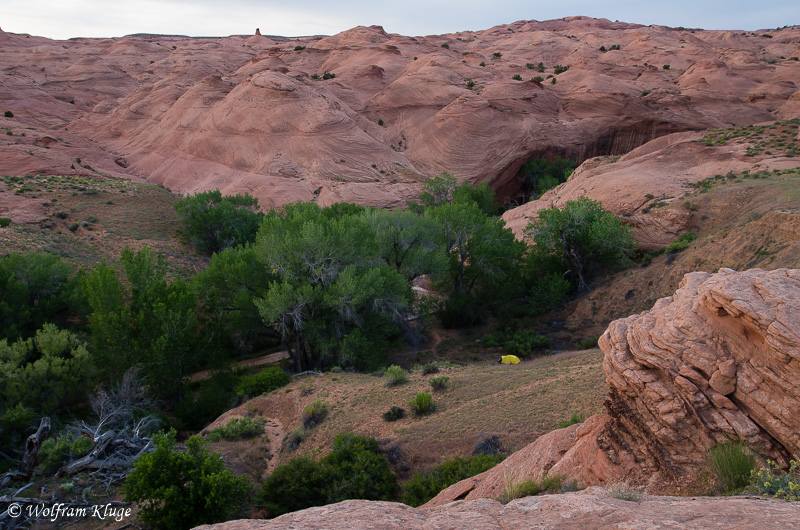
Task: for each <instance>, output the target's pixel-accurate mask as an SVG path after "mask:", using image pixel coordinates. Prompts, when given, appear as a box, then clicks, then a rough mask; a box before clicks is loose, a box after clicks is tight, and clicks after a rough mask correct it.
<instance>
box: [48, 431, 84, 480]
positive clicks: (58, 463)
mask: <svg viewBox="0 0 800 530" xmlns="http://www.w3.org/2000/svg"><path fill="white" fill-rule="evenodd" d="M93 445H94V444H93V443H92V441H91V440H90V439H89V438H87V437H85V436H78V437H75V436H74V435H71V434H64V435H61V436H57V437H55V438H48V439H47V440H45V441H44V442H42V446H41V448H40V449H39V465H38V467H37V469H39V470H41V471H43V472H44V473H46V474H48V475H51V474H53V473H55V472H56V471H58V470H59V469H61V467H62V466H64V465H65V464H68V463H69V462H71V461H73V460H76V459H78V458H81V457H82V456H85V455H87V454H89V451H91V449H92V447H93Z"/></svg>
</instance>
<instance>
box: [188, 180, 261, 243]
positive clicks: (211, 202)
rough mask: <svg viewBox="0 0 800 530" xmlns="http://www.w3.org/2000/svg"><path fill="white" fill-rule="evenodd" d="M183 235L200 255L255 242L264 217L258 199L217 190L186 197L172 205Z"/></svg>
mask: <svg viewBox="0 0 800 530" xmlns="http://www.w3.org/2000/svg"><path fill="white" fill-rule="evenodd" d="M175 211H176V212H178V216H179V217H180V219H181V222H182V224H183V230H184V236H185V237H186V238H187V239H188V240H189V241H190V242H191V243H192V244H193V245H194V246H195V247H197V250H199V251H200V252H207V253H209V254H211V253H213V252H219V251H221V250H224V249H226V248H231V247H235V246H237V245H244V244H245V243H252V242H253V241H255V238H256V232H258V226H259V225H260V224H261V221H262V219H263V218H264V214H262V213H259V211H258V199H256V198H255V197H252V196H250V195H248V194H247V193H245V194H244V195H232V196H225V197H223V196H222V193H221V192H220V191H219V190H212V191H205V192H201V193H197V194H195V195H189V196H187V197H185V198H183V199H181V200H179V201H178V202H176V203H175Z"/></svg>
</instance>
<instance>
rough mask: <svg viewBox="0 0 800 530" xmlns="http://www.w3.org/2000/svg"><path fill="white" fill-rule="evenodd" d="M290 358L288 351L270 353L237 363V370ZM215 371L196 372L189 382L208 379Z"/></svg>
mask: <svg viewBox="0 0 800 530" xmlns="http://www.w3.org/2000/svg"><path fill="white" fill-rule="evenodd" d="M288 358H289V352H287V351H279V352H275V353H269V354H267V355H262V356H261V357H255V358H253V359H244V360H242V361H239V362H237V363H236V367H237V368H241V367H245V366H261V365H264V364H274V363H277V362H280V361H282V360H283V359H288ZM212 371H213V370H200V371H199V372H195V373H194V374H192V375H191V377H189V381H200V380H201V379H208V377H209V376H210V375H211V372H212Z"/></svg>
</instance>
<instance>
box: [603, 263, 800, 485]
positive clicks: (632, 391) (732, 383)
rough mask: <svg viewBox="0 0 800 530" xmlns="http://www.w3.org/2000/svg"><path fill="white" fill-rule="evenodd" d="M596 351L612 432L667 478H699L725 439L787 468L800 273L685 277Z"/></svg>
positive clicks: (799, 430)
mask: <svg viewBox="0 0 800 530" xmlns="http://www.w3.org/2000/svg"><path fill="white" fill-rule="evenodd" d="M600 347H601V348H602V349H603V351H604V352H605V359H604V368H605V372H606V376H607V378H608V382H609V384H610V387H611V390H610V399H609V403H608V404H607V407H608V409H609V413H610V414H611V416H612V417H613V418H614V422H613V428H614V429H615V430H617V431H618V432H620V434H621V436H622V437H623V438H624V439H625V441H626V442H627V443H628V445H629V449H630V451H631V452H633V453H635V454H636V455H637V456H638V457H639V458H640V459H642V460H646V461H648V462H651V463H653V464H655V467H656V469H658V470H659V471H660V472H661V473H663V474H665V475H666V476H667V477H669V478H672V479H674V480H675V481H677V482H679V483H685V482H687V481H691V480H692V479H694V478H696V476H697V475H698V473H699V472H700V471H701V470H702V469H703V466H704V456H705V453H706V451H707V450H708V449H709V448H710V447H711V446H713V445H714V444H716V443H719V442H723V441H725V440H729V439H733V440H744V441H746V442H748V443H750V444H752V445H753V447H755V448H756V449H757V450H758V451H759V452H760V453H761V454H762V455H765V456H768V457H770V458H772V459H774V460H776V461H778V462H779V463H783V464H786V463H787V458H788V457H789V455H790V454H800V407H798V403H800V270H796V269H778V270H774V271H763V270H760V269H753V270H749V271H746V272H741V273H737V272H735V271H733V270H730V269H721V270H720V271H719V272H718V273H716V274H709V273H705V272H695V273H691V274H687V275H686V276H685V277H684V279H683V281H682V282H681V285H680V287H679V289H678V290H677V291H676V292H675V294H674V295H673V296H671V297H669V298H662V299H661V300H659V301H658V302H656V304H655V306H654V307H653V309H652V310H650V311H647V312H645V313H642V314H641V315H636V316H631V317H628V318H625V319H621V320H616V321H614V322H612V323H611V325H610V326H609V327H608V330H606V332H605V334H603V336H602V337H601V339H600Z"/></svg>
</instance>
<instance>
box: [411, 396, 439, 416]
mask: <svg viewBox="0 0 800 530" xmlns="http://www.w3.org/2000/svg"><path fill="white" fill-rule="evenodd" d="M408 406H409V408H410V409H411V415H412V416H413V417H415V418H418V417H420V416H426V415H428V414H430V413H432V412H433V411H434V405H433V397H432V396H431V395H430V394H429V393H428V392H420V393H418V394H417V395H415V396H414V397H413V398H411V401H410V402H409V403H408Z"/></svg>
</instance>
